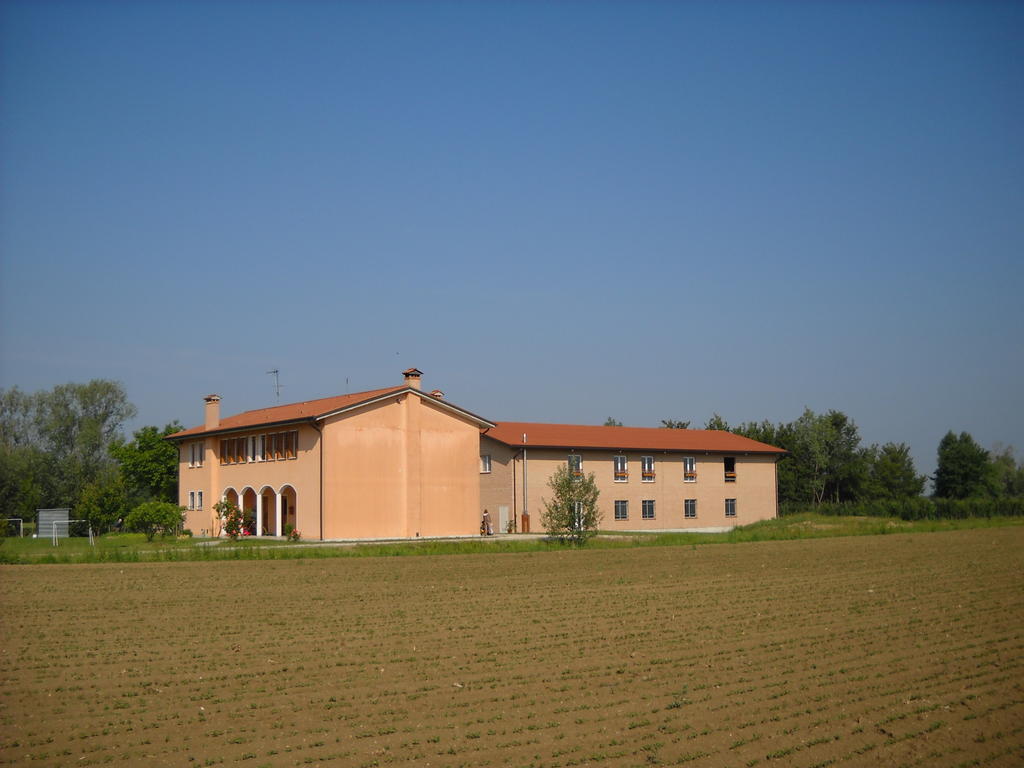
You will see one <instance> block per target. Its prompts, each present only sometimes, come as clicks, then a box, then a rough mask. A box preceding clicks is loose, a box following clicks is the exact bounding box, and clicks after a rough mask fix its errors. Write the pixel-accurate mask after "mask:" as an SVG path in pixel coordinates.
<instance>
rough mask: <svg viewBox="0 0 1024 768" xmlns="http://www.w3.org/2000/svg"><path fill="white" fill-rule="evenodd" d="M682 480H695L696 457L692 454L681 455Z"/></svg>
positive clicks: (687, 481)
mask: <svg viewBox="0 0 1024 768" xmlns="http://www.w3.org/2000/svg"><path fill="white" fill-rule="evenodd" d="M683 482H684V483H696V482H697V459H696V457H694V456H683Z"/></svg>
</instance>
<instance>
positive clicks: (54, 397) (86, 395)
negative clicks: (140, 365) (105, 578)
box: [0, 379, 135, 519]
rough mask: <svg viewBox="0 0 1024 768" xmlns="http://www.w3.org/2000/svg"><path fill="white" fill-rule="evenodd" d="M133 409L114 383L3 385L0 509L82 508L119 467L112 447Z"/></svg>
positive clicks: (24, 513) (28, 514)
mask: <svg viewBox="0 0 1024 768" xmlns="http://www.w3.org/2000/svg"><path fill="white" fill-rule="evenodd" d="M134 415H135V407H134V406H133V405H132V404H131V403H129V402H128V399H127V396H126V394H125V391H124V387H123V386H122V385H121V384H119V383H118V382H116V381H107V380H104V379H93V380H92V381H90V382H89V383H87V384H76V383H68V384H61V385H60V386H57V387H54V388H53V389H52V390H50V391H40V392H35V393H33V394H26V393H24V392H22V391H21V390H19V389H18V388H17V387H13V388H11V389H8V390H3V391H0V508H2V510H3V511H4V512H5V513H6V514H8V515H11V516H15V517H25V518H26V519H31V518H32V517H34V515H35V510H36V509H37V508H39V507H40V506H51V507H57V506H70V507H75V506H77V504H78V502H79V499H80V496H81V494H82V492H83V490H84V489H85V487H86V486H87V485H88V484H89V483H91V482H93V481H95V480H97V479H99V478H100V477H102V476H104V474H105V473H107V472H108V471H110V470H111V469H112V468H113V467H114V459H113V458H112V457H111V456H110V452H109V449H110V446H111V445H112V444H113V442H114V440H115V439H116V438H117V437H118V435H119V434H120V431H121V428H122V426H123V425H124V422H125V421H127V420H128V419H130V418H132V417H133V416H134ZM19 513H20V514H19Z"/></svg>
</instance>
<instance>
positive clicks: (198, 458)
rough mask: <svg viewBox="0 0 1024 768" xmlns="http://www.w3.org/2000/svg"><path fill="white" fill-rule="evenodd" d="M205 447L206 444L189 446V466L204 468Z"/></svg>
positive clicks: (191, 444)
mask: <svg viewBox="0 0 1024 768" xmlns="http://www.w3.org/2000/svg"><path fill="white" fill-rule="evenodd" d="M205 447H206V444H205V443H204V442H198V443H189V444H188V451H189V454H188V465H189V466H190V467H201V466H203V453H204V452H205Z"/></svg>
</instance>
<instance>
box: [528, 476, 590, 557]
mask: <svg viewBox="0 0 1024 768" xmlns="http://www.w3.org/2000/svg"><path fill="white" fill-rule="evenodd" d="M548 487H549V488H550V489H551V492H552V494H553V495H552V499H551V501H548V500H547V499H543V501H544V512H543V513H542V514H541V524H542V525H543V526H544V529H545V530H546V531H547V532H548V535H549V536H556V537H558V538H559V539H561V540H562V541H569V542H572V543H573V544H575V545H577V546H582V545H583V544H586V543H587V540H588V539H589V538H590V537H591V536H593V535H594V534H596V533H597V529H598V527H599V526H600V524H601V512H600V510H599V509H598V508H597V497H598V494H599V491H598V490H597V483H596V482H595V480H594V475H593V473H591V474H589V475H587V476H586V477H584V476H583V475H580V474H576V473H575V472H573V471H571V470H570V469H569V467H568V466H566V465H562V466H561V467H559V468H558V469H557V470H556V471H555V473H554V474H553V475H552V476H551V478H550V479H549V480H548Z"/></svg>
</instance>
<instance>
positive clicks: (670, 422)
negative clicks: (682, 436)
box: [661, 419, 690, 429]
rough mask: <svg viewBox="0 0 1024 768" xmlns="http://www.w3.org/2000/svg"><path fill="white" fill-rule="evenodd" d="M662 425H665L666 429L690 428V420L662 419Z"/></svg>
mask: <svg viewBox="0 0 1024 768" xmlns="http://www.w3.org/2000/svg"><path fill="white" fill-rule="evenodd" d="M661 426H663V427H665V429H689V428H690V422H688V421H676V420H675V419H662V420H661Z"/></svg>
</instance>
